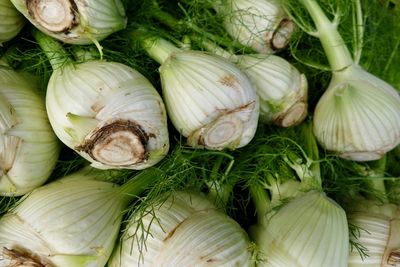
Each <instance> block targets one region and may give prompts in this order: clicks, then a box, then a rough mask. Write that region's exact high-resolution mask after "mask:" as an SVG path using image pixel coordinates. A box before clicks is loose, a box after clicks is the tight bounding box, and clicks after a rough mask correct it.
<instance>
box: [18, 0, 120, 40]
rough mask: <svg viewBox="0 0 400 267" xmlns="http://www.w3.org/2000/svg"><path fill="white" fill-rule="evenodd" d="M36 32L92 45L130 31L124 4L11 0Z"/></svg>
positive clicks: (84, 0)
mask: <svg viewBox="0 0 400 267" xmlns="http://www.w3.org/2000/svg"><path fill="white" fill-rule="evenodd" d="M11 2H12V3H13V4H14V6H15V7H16V8H17V9H18V10H19V12H21V13H22V14H23V15H24V16H25V17H26V18H27V19H28V20H29V21H30V22H31V23H32V24H33V25H34V26H35V27H36V28H38V29H39V30H40V31H42V32H44V33H45V34H47V35H49V36H51V37H53V38H56V39H58V40H60V41H63V42H65V43H69V44H80V45H83V44H92V43H93V42H94V41H96V40H97V41H100V40H102V39H104V38H106V37H107V36H108V35H110V34H112V33H114V32H116V31H119V30H122V29H124V28H125V27H126V22H127V18H126V16H125V10H124V7H123V4H122V2H121V1H120V0H96V1H95V0H30V1H25V0H11Z"/></svg>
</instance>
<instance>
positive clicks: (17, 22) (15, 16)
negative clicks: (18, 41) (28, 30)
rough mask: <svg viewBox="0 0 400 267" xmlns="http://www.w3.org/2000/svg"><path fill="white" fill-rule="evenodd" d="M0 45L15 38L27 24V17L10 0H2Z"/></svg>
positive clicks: (0, 5) (0, 3) (0, 0)
mask: <svg viewBox="0 0 400 267" xmlns="http://www.w3.org/2000/svg"><path fill="white" fill-rule="evenodd" d="M0 18H1V21H0V45H1V44H2V43H4V42H6V41H9V40H11V39H12V38H14V37H15V36H16V35H17V34H18V33H19V32H20V30H21V29H22V27H23V26H24V24H25V18H24V16H22V14H21V13H19V12H18V11H17V9H15V7H14V6H13V4H12V3H11V1H10V0H0Z"/></svg>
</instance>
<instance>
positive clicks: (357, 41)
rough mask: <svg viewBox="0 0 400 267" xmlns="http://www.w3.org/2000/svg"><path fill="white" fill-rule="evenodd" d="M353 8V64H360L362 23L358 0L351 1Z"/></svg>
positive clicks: (362, 37)
mask: <svg viewBox="0 0 400 267" xmlns="http://www.w3.org/2000/svg"><path fill="white" fill-rule="evenodd" d="M353 3H354V6H355V8H354V9H355V18H354V21H353V25H354V46H355V47H354V62H356V63H357V64H358V63H359V62H360V59H361V54H362V49H363V43H364V21H363V15H362V8H361V3H360V0H353Z"/></svg>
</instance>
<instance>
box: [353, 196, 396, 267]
mask: <svg viewBox="0 0 400 267" xmlns="http://www.w3.org/2000/svg"><path fill="white" fill-rule="evenodd" d="M354 206H355V207H354ZM354 206H353V207H352V210H351V211H349V213H348V217H349V223H350V224H351V225H353V227H356V228H357V230H356V234H354V235H353V236H352V241H353V242H354V243H357V244H358V245H359V246H360V247H362V248H363V253H365V255H361V254H360V253H359V251H358V250H356V249H355V248H352V250H351V251H350V257H349V262H348V266H349V267H368V266H371V267H375V266H381V267H391V266H400V208H399V207H398V206H397V205H395V204H389V203H386V204H382V203H378V202H376V201H367V200H358V204H356V205H354Z"/></svg>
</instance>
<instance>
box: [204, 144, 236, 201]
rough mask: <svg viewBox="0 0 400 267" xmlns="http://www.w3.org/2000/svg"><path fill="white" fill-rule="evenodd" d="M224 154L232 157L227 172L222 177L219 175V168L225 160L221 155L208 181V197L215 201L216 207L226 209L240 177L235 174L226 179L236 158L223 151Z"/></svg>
mask: <svg viewBox="0 0 400 267" xmlns="http://www.w3.org/2000/svg"><path fill="white" fill-rule="evenodd" d="M220 153H221V152H220ZM222 153H223V152H222ZM223 156H225V157H227V158H228V159H230V162H229V164H228V166H227V168H226V170H225V172H224V173H223V174H222V177H221V178H220V177H218V176H221V174H220V171H219V170H220V168H221V165H222V162H223V157H219V158H218V160H217V162H216V163H215V164H214V166H213V169H212V171H211V179H210V182H207V184H208V189H209V191H208V193H207V198H208V199H209V200H210V201H211V202H212V203H214V204H215V206H216V207H218V208H221V209H224V208H225V207H226V205H227V203H228V201H229V198H230V196H231V193H232V190H233V187H234V186H235V184H236V181H237V179H238V177H237V176H233V177H229V178H230V179H229V180H228V181H227V180H226V178H227V177H228V174H229V172H230V170H231V168H232V166H233V163H234V158H233V157H232V156H230V155H228V154H225V153H223Z"/></svg>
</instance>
